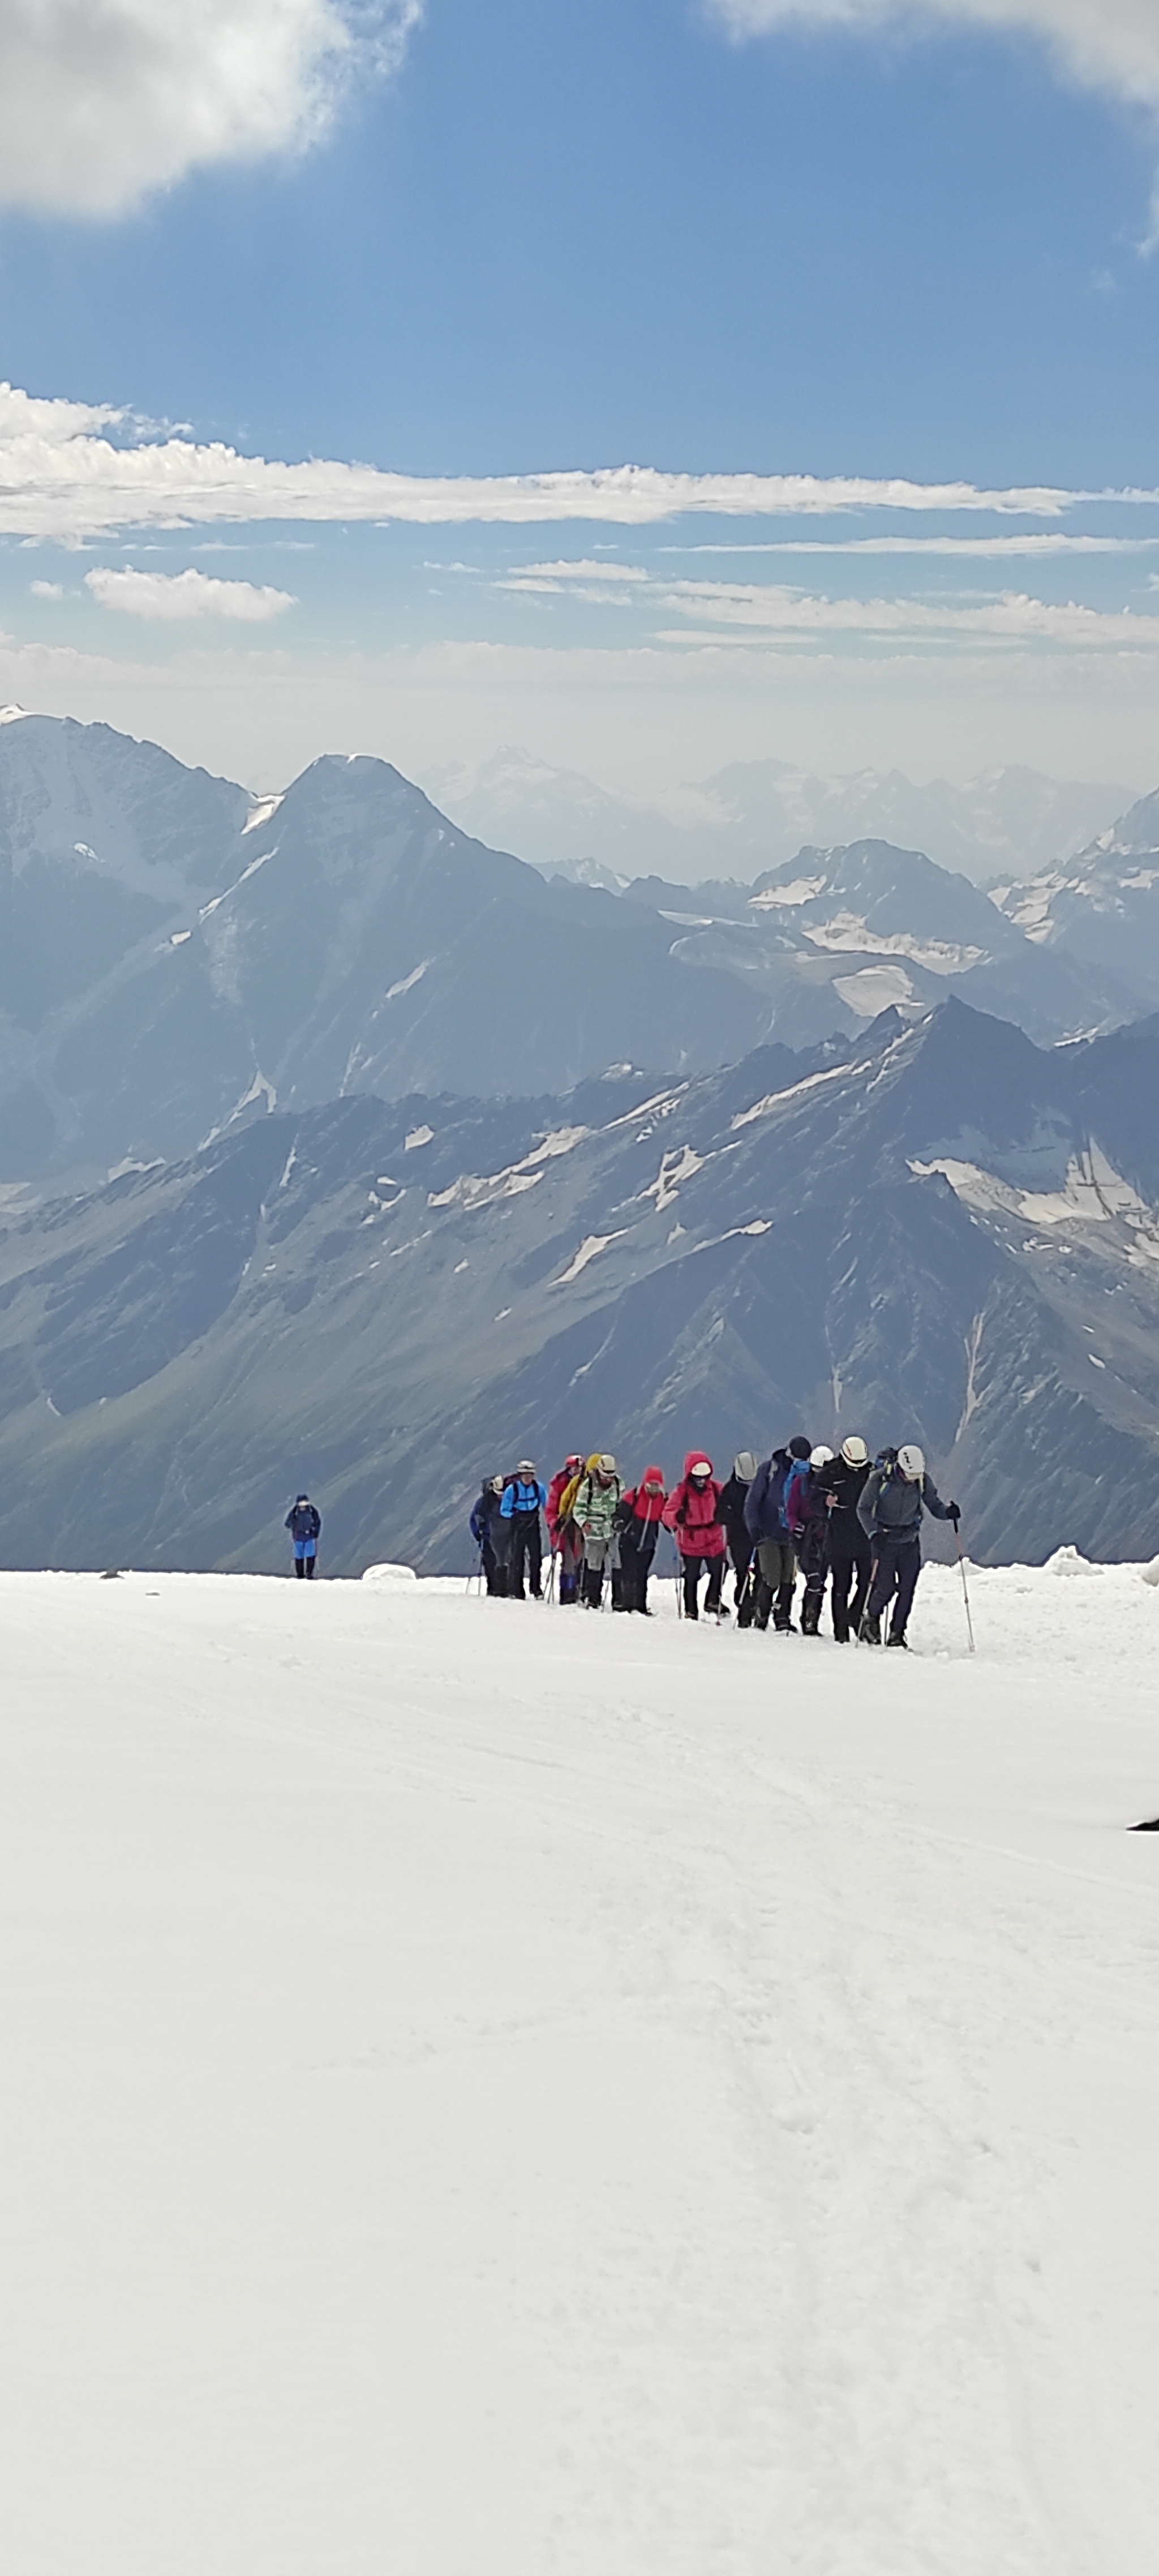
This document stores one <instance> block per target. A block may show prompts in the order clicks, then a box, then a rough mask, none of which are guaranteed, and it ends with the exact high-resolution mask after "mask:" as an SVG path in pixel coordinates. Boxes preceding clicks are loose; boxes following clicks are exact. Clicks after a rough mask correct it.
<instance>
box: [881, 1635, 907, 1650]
mask: <svg viewBox="0 0 1159 2576" xmlns="http://www.w3.org/2000/svg"><path fill="white" fill-rule="evenodd" d="M885 1642H886V1645H887V1646H904V1647H905V1648H906V1651H907V1653H908V1651H909V1640H908V1638H907V1637H892V1636H890V1637H887V1638H886V1641H885Z"/></svg>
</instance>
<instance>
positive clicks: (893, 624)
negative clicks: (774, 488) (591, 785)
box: [657, 581, 1159, 653]
mask: <svg viewBox="0 0 1159 2576" xmlns="http://www.w3.org/2000/svg"><path fill="white" fill-rule="evenodd" d="M663 604H664V605H665V606H666V607H668V608H670V609H675V610H676V611H677V612H678V613H679V614H680V615H681V616H684V617H687V618H689V619H690V620H693V619H695V620H698V621H699V624H698V625H697V627H696V628H694V629H690V630H682V629H680V628H674V629H671V630H670V631H668V632H667V633H665V634H663V635H661V636H659V637H658V638H657V640H658V641H659V642H661V643H677V642H680V641H681V640H682V637H683V634H684V632H686V631H687V633H688V640H689V641H690V642H693V643H698V644H700V643H706V642H708V641H710V640H711V637H710V634H709V633H708V632H706V631H704V630H706V629H711V628H713V627H717V628H729V627H734V628H735V627H742V628H744V629H746V630H747V631H748V633H749V634H750V635H751V633H752V630H753V629H762V630H763V631H764V632H765V633H766V634H769V635H791V636H795V637H797V638H801V637H803V636H809V635H821V636H825V637H826V638H832V637H834V636H840V635H850V636H862V637H875V636H876V637H882V638H884V639H886V640H888V641H889V642H891V643H895V642H897V641H898V640H899V639H900V638H902V637H913V638H915V639H920V640H921V641H923V642H924V643H927V644H928V643H931V642H934V641H936V640H937V638H938V637H939V636H947V637H956V636H965V637H968V638H969V639H970V640H971V641H973V642H975V643H977V642H979V641H981V640H982V639H983V638H989V639H991V640H992V641H996V642H999V643H1008V644H1009V643H1013V644H1019V645H1025V644H1035V643H1036V644H1060V645H1070V646H1079V647H1082V648H1084V649H1086V650H1090V649H1091V648H1092V647H1095V648H1098V647H1100V646H1105V645H1113V646H1117V647H1119V648H1122V647H1123V646H1127V647H1128V648H1131V649H1134V650H1138V651H1140V652H1148V653H1154V652H1155V651H1157V650H1159V617H1150V616H1142V617H1139V616H1136V615H1133V614H1132V612H1131V610H1130V609H1101V608H1086V607H1084V606H1083V605H1082V603H1081V602H1080V601H1078V600H1067V601H1065V602H1064V603H1062V604H1056V603H1054V602H1053V601H1050V600H1045V599H1032V598H1029V597H1028V596H1027V595H1026V594H1025V593H1024V592H1014V591H1009V592H1007V593H1005V594H1004V596H1003V597H1002V598H1000V599H988V600H983V601H982V602H981V603H979V604H978V605H975V606H963V605H962V604H961V603H960V602H958V601H953V602H951V601H946V602H942V601H940V600H929V599H826V598H822V597H820V596H819V595H817V594H816V593H814V592H810V591H801V590H790V589H789V588H787V587H785V588H782V587H780V586H779V585H777V584H774V583H769V584H764V583H756V582H743V583H742V582H711V581H680V582H673V583H672V585H671V587H670V588H669V589H668V591H667V592H666V593H665V594H664V601H663ZM716 640H717V641H718V642H719V641H721V640H722V639H721V637H720V636H719V635H718V636H717V638H716Z"/></svg>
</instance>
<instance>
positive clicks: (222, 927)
mask: <svg viewBox="0 0 1159 2576" xmlns="http://www.w3.org/2000/svg"><path fill="white" fill-rule="evenodd" d="M1132 864H1134V863H1133V862H1132ZM1136 873H1138V871H1136ZM1078 899H1079V898H1078V897H1076V900H1078ZM1082 900H1086V897H1083V898H1082ZM1144 908H1145V907H1144ZM1153 909H1154V910H1155V911H1156V912H1157V913H1159V891H1155V892H1154V897H1153ZM0 919H2V921H3V926H4V930H5V934H6V935H5V938H4V940H3V942H0V1112H2V1115H0V1182H7V1183H10V1184H12V1183H21V1182H25V1181H29V1180H34V1181H37V1182H45V1181H47V1180H50V1179H51V1178H52V1177H53V1176H58V1177H60V1176H65V1175H70V1174H71V1175H72V1176H73V1177H74V1178H76V1179H77V1180H78V1181H79V1180H85V1179H91V1178H93V1177H95V1176H96V1175H97V1174H99V1173H101V1172H103V1171H108V1170H111V1169H115V1168H117V1167H118V1166H119V1165H121V1164H123V1163H130V1162H136V1163H149V1162H152V1161H154V1160H156V1159H162V1160H167V1159H170V1158H172V1157H174V1156H184V1155H186V1154H188V1153H189V1152H191V1151H192V1150H193V1149H194V1148H196V1147H197V1146H198V1145H199V1144H201V1143H202V1142H204V1141H205V1140H206V1139H208V1138H210V1137H212V1136H213V1135H214V1134H215V1133H217V1132H220V1131H221V1130H223V1129H226V1128H228V1127H229V1126H230V1125H231V1124H235V1123H237V1122H238V1121H241V1122H242V1123H244V1122H245V1121H246V1120H247V1119H249V1118H250V1117H252V1116H254V1115H258V1114H264V1113H265V1111H266V1110H268V1109H272V1108H274V1107H275V1106H276V1107H286V1108H289V1109H290V1110H292V1111H295V1112H297V1111H299V1110H302V1109H306V1108H310V1107H314V1106H319V1105H321V1104H322V1103H324V1102H325V1101H327V1100H330V1099H333V1098H338V1097H344V1096H348V1095H350V1094H354V1093H363V1092H375V1093H379V1094H381V1095H383V1096H385V1097H390V1096H401V1095H404V1094H406V1093H409V1092H412V1091H418V1090H422V1091H424V1092H432V1093H442V1092H445V1091H456V1092H459V1093H461V1094H463V1095H464V1096H467V1097H478V1096H486V1095H489V1094H490V1095H500V1094H503V1093H507V1092H524V1093H538V1092H542V1091H552V1092H557V1091H564V1090H567V1089H568V1088H569V1087H570V1086H571V1085H573V1084H574V1083H575V1082H577V1081H581V1080H584V1079H586V1078H588V1077H589V1076H593V1075H595V1074H597V1073H599V1072H601V1071H602V1070H604V1068H606V1067H607V1066H608V1065H614V1064H619V1063H635V1064H640V1063H645V1064H652V1065H659V1066H661V1067H663V1068H664V1069H665V1070H666V1071H668V1072H670V1073H673V1074H679V1075H682V1074H685V1073H698V1072H705V1071H709V1070H711V1069H712V1068H713V1067H714V1066H719V1065H723V1064H726V1063H728V1062H733V1061H735V1060H736V1059H737V1058H739V1057H740V1056H742V1055H744V1054H745V1052H746V1051H747V1050H748V1049H750V1048H751V1047H752V1046H754V1045H756V1044H759V1043H761V1042H762V1041H768V1040H774V1041H776V1042H779V1043H783V1044H787V1045H792V1046H796V1047H802V1046H805V1047H808V1046H812V1045H815V1044H817V1043H819V1042H820V1041H821V1040H822V1039H823V1038H825V1037H826V1036H827V1035H829V1034H831V1033H833V1032H838V1033H844V1034H845V1035H847V1036H852V1035H853V1034H854V1033H855V1032H856V1031H857V1030H858V1028H860V1027H862V1026H864V1024H865V1023H866V1021H867V1020H869V1019H872V1018H873V1017H874V1016H875V1015H876V1014H877V1013H878V1012H879V1011H880V1009H881V1008H882V1007H883V1006H885V1005H887V1004H889V1003H891V1002H894V1003H896V1004H897V1005H898V1006H899V1007H901V1008H902V1009H903V1010H905V1011H909V1012H913V1013H917V1014H919V1015H920V1014H921V1013H922V1012H924V1011H926V1010H928V1009H929V1008H930V1007H932V1006H933V1005H935V1004H936V1003H937V1002H939V1001H940V1000H941V999H943V998H944V996H945V995H946V994H947V993H948V992H956V993H958V994H959V995H960V996H961V997H962V998H963V999H966V1000H968V1001H969V1002H970V1003H971V1004H972V1005H974V1006H976V1007H981V1008H985V1009H989V1010H992V1011H995V1012H998V1013H1001V1014H1002V1015H1004V1016H1006V1017H1009V1018H1013V1019H1015V1020H1017V1021H1018V1022H1019V1023H1020V1024H1021V1025H1024V1026H1025V1027H1026V1028H1027V1029H1028V1030H1029V1031H1030V1032H1031V1034H1032V1035H1034V1036H1035V1037H1036V1038H1037V1039H1039V1040H1043V1041H1050V1040H1053V1039H1055V1038H1058V1037H1061V1036H1072V1035H1076V1034H1081V1033H1083V1032H1085V1031H1087V1030H1089V1029H1091V1028H1095V1027H1104V1026H1107V1025H1111V1024H1113V1023H1114V1022H1115V1021H1117V1020H1123V1019H1126V1018H1129V1017H1130V1016H1131V1015H1132V1013H1133V1012H1135V1011H1137V1010H1138V1009H1140V1008H1141V1007H1144V1005H1145V1004H1149V1003H1150V1001H1151V999H1152V997H1153V991H1155V992H1159V936H1157V935H1156V933H1155V930H1154V926H1153V925H1152V929H1151V932H1150V933H1148V932H1147V928H1146V924H1145V922H1144V920H1143V915H1142V911H1139V912H1138V917H1137V918H1136V916H1135V915H1132V937H1131V939H1130V940H1128V941H1127V942H1126V943H1125V946H1126V950H1127V951H1131V950H1132V949H1134V950H1136V951H1137V959H1142V958H1143V956H1144V951H1145V948H1146V938H1147V936H1148V935H1150V936H1151V938H1152V941H1153V944H1154V945H1155V947H1156V956H1157V963H1156V971H1155V976H1154V978H1150V977H1149V973H1141V972H1140V971H1139V968H1138V962H1137V959H1135V958H1133V957H1132V956H1131V955H1130V954H1129V953H1127V954H1125V953H1124V943H1122V942H1120V943H1119V945H1118V946H1117V947H1115V949H1114V953H1113V954H1111V955H1108V956H1106V957H1103V956H1102V955H1101V954H1097V953H1095V952H1094V949H1092V952H1091V953H1090V954H1089V955H1088V954H1086V953H1081V940H1080V937H1079V932H1078V930H1077V928H1068V929H1067V930H1066V935H1065V937H1064V936H1060V937H1058V938H1057V939H1055V938H1054V937H1053V936H1050V937H1042V936H1038V935H1037V934H1036V935H1035V936H1034V937H1031V936H1029V935H1028V934H1027V929H1026V927H1025V926H1024V925H1023V923H1022V922H1021V921H1020V920H1018V919H1016V918H1014V917H1013V915H1012V912H1011V910H1010V908H1009V907H1007V909H1006V910H1005V911H1003V910H999V909H996V908H995V906H993V905H992V904H990V903H989V902H988V901H987V899H986V898H985V897H984V896H983V895H982V894H980V893H979V892H978V890H977V889H976V888H975V887H973V886H972V885H970V884H969V882H968V881H967V880H966V879H965V878H964V877H961V876H953V875H949V874H947V873H946V871H945V870H944V869H939V868H936V867H935V866H934V865H933V863H932V862H931V861H930V860H929V859H927V858H925V857H924V856H923V854H922V853H920V852H916V851H906V850H899V849H897V848H894V847H892V846H891V845H889V844H887V843H884V842H880V841H862V842H858V843H854V844H851V845H848V846H845V847H842V848H838V849H831V850H826V851H818V850H815V849H807V850H805V851H803V852H800V853H799V854H798V856H797V858H796V859H795V860H794V861H792V862H790V863H788V864H787V865H786V866H785V867H783V868H781V869H779V870H772V871H766V873H765V874H764V875H763V876H762V877H761V878H759V879H758V881H757V884H756V886H755V887H739V886H737V885H735V884H729V883H713V884H708V885H702V886H698V887H696V888H694V889H691V890H690V889H688V888H686V887H679V886H676V885H673V884H669V883H666V882H664V881H660V880H648V881H644V882H637V883H636V884H634V885H633V886H632V887H631V888H630V889H629V893H628V897H627V898H624V897H617V896H616V895H613V894H610V893H608V892H606V891H605V890H603V889H601V888H598V887H594V886H580V885H574V884H570V883H567V882H565V881H563V880H559V879H556V880H554V881H552V882H550V883H548V882H545V880H544V878H543V877H542V876H541V875H540V874H539V872H538V871H537V870H536V869H535V868H533V867H530V866H527V865H525V864H524V863H523V862H522V861H521V860H520V859H517V858H514V857H512V856H511V855H510V854H508V853H505V852H503V851H501V850H500V851H497V850H492V849H488V848H487V847H485V846H484V844H483V843H481V842H479V841H476V840H473V839H471V838H470V837H469V836H468V835H467V834H465V833H463V832H462V831H460V830H458V829H457V828H456V826H455V825H453V824H452V823H450V822H448V821H447V819H446V817H445V816H443V815H441V814H440V813H439V812H438V810H437V809H436V808H435V807H434V806H433V805H431V804H430V802H429V800H428V799H427V798H426V797H425V796H424V795H423V794H422V793H421V791H420V790H419V789H418V788H415V787H413V786H411V785H410V783H409V782H408V781H407V780H406V779H404V778H402V777H401V776H400V774H399V772H398V771H397V770H395V769H392V768H391V767H390V766H389V764H387V763H385V762H382V761H376V760H362V759H358V758H345V757H344V758H327V759H322V760H319V761H316V762H314V763H313V765H312V766H311V767H310V768H309V769H308V770H307V771H305V772H304V773H303V775H302V776H301V777H300V778H298V779H296V780H294V781H293V783H292V784H291V786H290V787H289V788H288V789H287V790H286V792H285V794H284V795H282V796H278V797H273V796H271V797H266V798H264V799H253V798H250V797H249V796H247V795H246V793H245V791H244V790H243V789H241V788H239V787H236V786H233V785H231V784H230V782H228V781H226V780H220V779H212V778H210V777H208V775H207V774H206V773H205V772H203V771H193V770H187V769H184V768H183V767H182V766H181V764H180V763H179V762H177V761H174V760H172V759H171V758H170V757H169V755H168V754H166V753H165V752H162V751H159V750H158V749H157V748H156V747H155V746H153V745H150V744H139V743H134V742H131V741H129V740H128V739H127V738H126V737H124V736H121V735H117V734H115V733H112V732H111V731H110V730H109V729H108V728H107V727H104V726H99V725H97V726H84V725H76V724H73V723H70V722H67V721H62V720H59V719H56V718H48V717H36V716H26V717H15V718H14V719H13V720H12V721H9V722H8V723H6V724H5V725H3V726H0ZM1031 927H1034V925H1033V924H1032V925H1031ZM1089 944H1090V943H1088V945H1089Z"/></svg>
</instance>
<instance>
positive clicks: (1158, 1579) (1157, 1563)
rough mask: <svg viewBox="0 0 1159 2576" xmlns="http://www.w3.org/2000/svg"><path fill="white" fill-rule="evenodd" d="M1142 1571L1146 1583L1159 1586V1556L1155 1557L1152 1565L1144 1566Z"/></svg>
mask: <svg viewBox="0 0 1159 2576" xmlns="http://www.w3.org/2000/svg"><path fill="white" fill-rule="evenodd" d="M1141 1570H1142V1575H1143V1581H1144V1583H1153V1584H1155V1585H1156V1586H1159V1556H1153V1557H1152V1559H1151V1562H1150V1565H1145V1566H1143V1568H1142V1569H1141Z"/></svg>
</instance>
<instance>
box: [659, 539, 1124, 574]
mask: <svg viewBox="0 0 1159 2576" xmlns="http://www.w3.org/2000/svg"><path fill="white" fill-rule="evenodd" d="M1157 547H1159V537H1068V536H1063V535H1062V534H1061V533H1057V532H1056V531H1055V530H1053V529H1051V530H1050V531H1049V532H1044V533H1042V534H1038V533H1034V534H1029V533H1027V532H1025V531H1024V532H1023V533H1022V534H1021V535H1019V536H1016V537H776V538H773V539H771V540H770V541H768V542H766V543H762V544H754V545H747V546H746V545H697V546H660V547H658V549H657V552H658V553H660V554H669V555H675V554H680V555H947V556H949V558H950V559H951V561H952V560H953V559H954V558H955V557H966V558H969V557H972V556H973V557H978V556H986V557H989V558H991V559H997V560H998V561H1001V560H1002V559H1003V558H1004V557H1009V556H1016V555H1031V556H1034V555H1144V554H1152V553H1154V551H1155V549H1156V548H1157ZM647 577H648V576H647V575H632V576H631V578H633V579H647ZM627 578H628V576H627V575H625V579H627Z"/></svg>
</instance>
